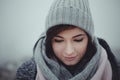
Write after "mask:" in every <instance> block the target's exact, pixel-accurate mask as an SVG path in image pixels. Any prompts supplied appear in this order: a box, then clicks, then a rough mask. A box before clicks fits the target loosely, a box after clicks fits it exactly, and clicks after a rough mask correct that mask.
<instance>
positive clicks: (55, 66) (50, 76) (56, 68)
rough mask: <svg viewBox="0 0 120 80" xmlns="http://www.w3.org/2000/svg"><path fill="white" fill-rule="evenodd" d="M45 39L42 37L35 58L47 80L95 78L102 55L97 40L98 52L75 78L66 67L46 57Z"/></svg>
mask: <svg viewBox="0 0 120 80" xmlns="http://www.w3.org/2000/svg"><path fill="white" fill-rule="evenodd" d="M45 39H46V38H45V36H44V35H42V37H41V38H40V40H39V41H38V43H37V45H36V49H35V53H34V58H35V62H36V64H37V65H38V67H39V68H40V70H41V72H42V74H43V76H44V77H45V79H46V80H90V79H91V78H92V77H93V75H94V74H95V72H96V70H97V68H98V62H99V60H100V53H101V47H100V45H99V43H98V40H97V38H95V39H94V44H95V46H96V48H97V52H96V53H95V55H94V56H93V57H92V59H91V60H90V61H89V62H88V63H87V65H86V66H85V68H84V69H83V70H82V71H81V72H80V73H78V74H76V75H75V76H73V75H71V73H70V72H69V71H68V70H67V69H66V68H65V67H64V66H62V65H60V64H59V63H58V62H57V61H56V60H55V59H49V58H48V57H47V56H46V53H45Z"/></svg>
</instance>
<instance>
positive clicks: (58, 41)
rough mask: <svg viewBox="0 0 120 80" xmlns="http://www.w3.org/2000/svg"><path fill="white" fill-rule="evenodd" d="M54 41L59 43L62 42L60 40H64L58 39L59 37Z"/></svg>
mask: <svg viewBox="0 0 120 80" xmlns="http://www.w3.org/2000/svg"><path fill="white" fill-rule="evenodd" d="M54 41H55V42H57V43H60V42H62V41H63V40H57V39H55V40H54Z"/></svg>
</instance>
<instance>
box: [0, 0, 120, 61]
mask: <svg viewBox="0 0 120 80" xmlns="http://www.w3.org/2000/svg"><path fill="white" fill-rule="evenodd" d="M52 1H53V0H0V62H4V61H9V60H13V61H19V60H21V59H22V58H25V57H28V56H29V57H31V56H32V49H33V46H34V44H35V42H36V41H37V39H38V38H39V36H40V34H41V32H42V31H44V25H45V17H46V15H47V12H48V10H49V7H50V5H51V3H52ZM89 2H90V8H91V12H92V17H93V20H94V24H95V35H96V36H99V37H102V38H104V39H105V40H106V41H107V42H108V43H109V44H110V46H111V47H112V48H113V49H119V48H120V44H119V43H120V38H119V37H120V36H119V35H120V32H119V30H120V0H89Z"/></svg>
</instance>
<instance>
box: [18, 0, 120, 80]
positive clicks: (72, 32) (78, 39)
mask: <svg viewBox="0 0 120 80" xmlns="http://www.w3.org/2000/svg"><path fill="white" fill-rule="evenodd" d="M16 80H119V72H118V68H117V63H116V60H115V57H114V55H113V54H112V52H111V50H110V48H109V46H108V44H107V43H106V42H105V41H104V40H102V39H98V38H97V37H96V36H95V35H94V25H93V21H92V17H91V12H90V9H89V3H88V1H87V0H55V1H54V3H53V5H52V6H51V8H50V11H49V13H48V16H47V18H46V31H45V32H44V33H43V34H42V35H41V37H40V39H39V40H38V41H37V42H36V44H35V47H34V55H33V58H32V59H31V60H30V61H28V62H25V63H24V64H23V65H22V66H21V67H20V68H19V69H18V71H17V74H16Z"/></svg>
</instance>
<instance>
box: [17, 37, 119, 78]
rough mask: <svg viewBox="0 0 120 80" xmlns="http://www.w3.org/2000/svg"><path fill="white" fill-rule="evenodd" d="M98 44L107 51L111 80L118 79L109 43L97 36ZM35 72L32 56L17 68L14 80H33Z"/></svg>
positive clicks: (115, 62) (117, 67)
mask: <svg viewBox="0 0 120 80" xmlns="http://www.w3.org/2000/svg"><path fill="white" fill-rule="evenodd" d="M98 40H99V43H100V45H101V46H102V47H103V48H104V49H105V50H106V51H107V55H108V59H109V61H110V63H111V66H112V72H113V76H112V80H120V66H119V65H118V63H117V61H116V58H115V56H114V54H113V53H112V51H111V49H110V47H109V45H108V44H107V43H106V41H104V40H103V39H100V38H98ZM36 73H37V69H36V64H35V61H34V58H32V59H30V60H29V61H27V62H25V63H23V64H22V65H21V67H19V69H18V70H17V73H16V79H15V80H35V77H36Z"/></svg>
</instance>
